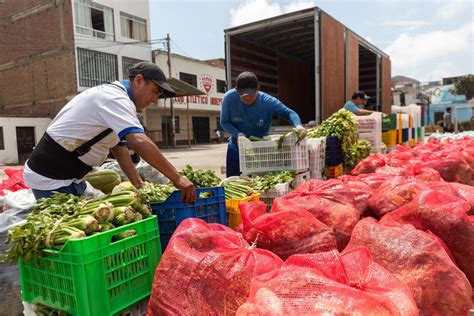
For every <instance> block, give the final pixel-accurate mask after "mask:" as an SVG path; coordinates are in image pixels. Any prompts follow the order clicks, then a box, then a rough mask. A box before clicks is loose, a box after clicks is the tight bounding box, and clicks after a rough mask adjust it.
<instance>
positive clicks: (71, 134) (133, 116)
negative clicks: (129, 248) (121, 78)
mask: <svg viewBox="0 0 474 316" xmlns="http://www.w3.org/2000/svg"><path fill="white" fill-rule="evenodd" d="M115 84H116V85H120V86H121V87H123V89H121V88H119V87H117V86H114V85H110V84H104V85H101V86H97V87H93V88H90V89H88V90H86V91H84V92H82V93H80V94H79V95H77V96H76V97H74V98H73V99H72V100H71V101H70V102H69V103H68V104H66V106H64V108H62V109H61V111H60V112H59V113H58V115H57V116H56V117H55V118H54V120H53V121H52V122H51V124H50V125H49V126H48V128H47V130H46V132H47V133H48V134H49V136H51V138H53V139H54V141H56V142H57V143H58V144H59V145H61V146H63V147H64V148H66V149H67V150H69V151H73V150H74V149H76V148H77V147H79V146H80V145H82V144H84V143H85V142H87V141H89V140H90V139H92V138H93V137H94V136H97V135H98V134H100V133H101V132H103V131H104V130H106V129H108V128H111V129H112V130H113V131H112V132H111V133H110V134H108V135H107V136H106V137H104V138H103V139H102V140H100V141H99V142H98V143H96V144H95V145H93V146H92V147H91V149H90V151H89V152H88V153H87V154H85V155H83V156H80V157H79V159H80V160H81V161H82V162H84V163H85V164H87V165H89V166H98V165H100V164H101V163H102V162H104V161H105V159H107V155H108V153H109V150H110V148H112V147H115V146H116V145H117V144H118V143H119V141H120V140H123V139H124V137H125V136H126V135H128V134H130V133H143V127H142V125H141V124H140V122H139V121H138V118H137V113H136V108H135V104H134V103H133V102H132V100H130V98H129V96H128V94H127V92H126V90H125V87H124V86H123V85H122V84H121V83H119V82H115ZM24 178H25V184H26V185H27V186H29V187H30V188H33V189H38V190H54V189H58V188H60V187H63V186H68V185H70V184H71V183H72V182H74V181H76V182H77V181H78V179H68V180H54V179H50V178H47V177H44V176H42V175H39V174H37V173H36V172H34V171H33V170H31V169H30V168H29V167H28V165H27V164H25V170H24Z"/></svg>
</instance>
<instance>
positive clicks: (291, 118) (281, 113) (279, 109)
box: [265, 96, 301, 126]
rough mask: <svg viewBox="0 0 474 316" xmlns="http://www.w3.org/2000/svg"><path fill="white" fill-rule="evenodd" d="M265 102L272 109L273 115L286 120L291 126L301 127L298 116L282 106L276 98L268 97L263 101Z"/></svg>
mask: <svg viewBox="0 0 474 316" xmlns="http://www.w3.org/2000/svg"><path fill="white" fill-rule="evenodd" d="M265 102H269V103H270V104H271V107H272V108H273V109H274V111H273V114H275V115H277V116H278V117H281V118H284V119H286V120H287V121H288V122H290V123H291V125H293V126H298V125H301V119H300V117H299V115H298V114H297V113H296V112H295V111H293V110H292V109H290V108H289V107H287V106H286V105H284V104H283V103H282V102H281V101H280V100H278V99H277V98H274V97H272V96H268V97H267V98H266V99H265Z"/></svg>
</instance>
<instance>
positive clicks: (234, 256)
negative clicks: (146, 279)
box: [147, 218, 283, 316]
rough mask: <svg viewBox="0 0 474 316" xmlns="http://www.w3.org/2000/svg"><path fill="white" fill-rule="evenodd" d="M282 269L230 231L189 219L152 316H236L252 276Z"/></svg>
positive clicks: (169, 257) (154, 298) (170, 253)
mask: <svg viewBox="0 0 474 316" xmlns="http://www.w3.org/2000/svg"><path fill="white" fill-rule="evenodd" d="M282 264H283V261H282V260H281V259H280V258H278V257H277V256H276V255H275V254H273V253H271V252H269V251H266V250H263V249H256V248H254V247H250V246H249V244H248V243H247V242H246V241H245V240H243V238H242V236H241V235H240V234H239V233H237V232H235V231H233V230H232V229H230V228H227V227H225V226H222V225H219V224H211V225H210V224H206V223H205V222H204V221H202V220H200V219H194V218H192V219H186V220H184V221H183V222H181V224H180V225H179V226H178V228H177V229H176V231H175V232H174V234H173V236H172V237H171V240H170V242H169V244H168V247H167V248H166V251H165V252H164V253H163V257H162V258H161V261H160V263H159V265H158V267H157V268H156V271H155V277H154V280H153V286H152V293H151V296H150V300H149V303H148V310H147V315H149V316H151V315H165V314H166V315H234V314H235V312H236V311H237V309H238V308H239V306H240V305H242V304H243V303H244V302H245V301H246V298H247V297H248V294H249V286H250V280H251V279H252V277H254V276H258V275H260V274H264V273H267V272H269V271H273V270H275V269H278V268H279V267H280V266H281V265H282Z"/></svg>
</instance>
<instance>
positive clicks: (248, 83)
mask: <svg viewBox="0 0 474 316" xmlns="http://www.w3.org/2000/svg"><path fill="white" fill-rule="evenodd" d="M257 88H258V79H257V76H256V75H255V74H254V73H253V72H250V71H244V72H242V73H241V74H240V75H239V76H238V77H237V81H236V88H235V89H236V90H237V92H238V93H239V94H240V96H242V97H243V96H246V95H249V96H252V97H253V96H255V94H257Z"/></svg>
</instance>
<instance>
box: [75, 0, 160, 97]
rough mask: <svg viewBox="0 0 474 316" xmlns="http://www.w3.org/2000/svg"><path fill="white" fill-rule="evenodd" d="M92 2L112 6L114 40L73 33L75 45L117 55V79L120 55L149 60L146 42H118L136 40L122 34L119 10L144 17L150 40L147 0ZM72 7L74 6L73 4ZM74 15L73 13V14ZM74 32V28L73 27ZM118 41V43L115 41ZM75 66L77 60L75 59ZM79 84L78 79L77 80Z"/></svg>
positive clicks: (148, 48)
mask: <svg viewBox="0 0 474 316" xmlns="http://www.w3.org/2000/svg"><path fill="white" fill-rule="evenodd" d="M73 1H74V0H73ZM93 2H95V3H98V4H101V5H104V6H106V7H109V8H112V9H113V12H114V31H115V41H110V40H105V39H99V38H96V37H86V36H84V35H80V36H79V35H78V34H76V33H75V36H74V41H75V45H76V47H81V48H85V49H92V50H97V51H100V52H104V53H109V54H114V55H117V70H118V76H119V79H124V78H122V57H123V56H125V57H130V58H136V59H141V60H146V61H151V45H150V44H147V43H140V44H133V45H125V44H120V43H128V42H130V43H134V42H137V40H134V39H130V38H127V37H123V36H122V32H121V26H120V12H124V13H128V14H131V15H134V16H136V17H139V18H142V19H145V20H146V21H147V37H148V41H150V40H151V32H150V10H149V3H148V0H139V1H137V0H135V1H133V5H131V2H132V1H128V0H93ZM73 8H74V6H73ZM73 16H74V14H73ZM74 32H75V28H74ZM117 42H120V43H117ZM76 67H77V61H76ZM78 85H79V80H78ZM78 89H79V91H83V90H86V89H87V87H79V86H78Z"/></svg>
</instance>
